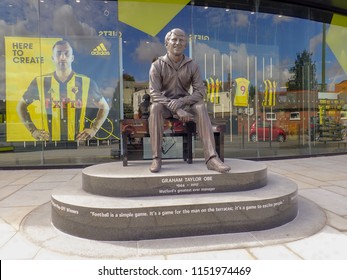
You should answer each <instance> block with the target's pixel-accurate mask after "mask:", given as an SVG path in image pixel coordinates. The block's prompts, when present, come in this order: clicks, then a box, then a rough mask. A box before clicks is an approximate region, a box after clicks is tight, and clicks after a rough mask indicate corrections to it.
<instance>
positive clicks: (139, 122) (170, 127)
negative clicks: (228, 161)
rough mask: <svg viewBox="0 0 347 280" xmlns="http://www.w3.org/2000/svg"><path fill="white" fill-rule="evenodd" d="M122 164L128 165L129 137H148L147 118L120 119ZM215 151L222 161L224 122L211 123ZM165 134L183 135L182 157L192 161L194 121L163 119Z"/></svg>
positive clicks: (194, 133)
mask: <svg viewBox="0 0 347 280" xmlns="http://www.w3.org/2000/svg"><path fill="white" fill-rule="evenodd" d="M120 125H121V126H120V129H121V137H122V150H123V166H127V165H128V145H129V144H130V141H131V139H134V138H141V139H142V138H143V137H149V136H150V135H149V132H148V120H146V119H124V120H121V121H120ZM212 128H213V133H214V138H215V142H216V151H217V153H218V155H219V157H220V159H221V160H222V161H224V132H225V124H212ZM164 130H165V131H166V132H167V131H168V132H167V133H165V135H170V136H181V137H183V159H184V161H186V162H187V163H189V164H191V163H193V136H195V135H196V125H195V123H194V122H188V123H182V122H181V121H179V120H177V119H167V120H165V125H164Z"/></svg>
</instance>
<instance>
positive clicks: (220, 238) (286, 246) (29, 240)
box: [0, 155, 347, 260]
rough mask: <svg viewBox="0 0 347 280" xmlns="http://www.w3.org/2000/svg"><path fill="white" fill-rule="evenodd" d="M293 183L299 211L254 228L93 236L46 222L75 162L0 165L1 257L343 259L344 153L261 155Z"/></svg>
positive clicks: (346, 226) (71, 178) (346, 234)
mask: <svg viewBox="0 0 347 280" xmlns="http://www.w3.org/2000/svg"><path fill="white" fill-rule="evenodd" d="M263 163H265V164H266V165H267V167H268V172H271V173H274V174H278V175H280V176H285V177H287V178H289V179H291V180H293V181H295V182H296V183H297V185H298V193H299V213H298V216H297V218H295V219H294V220H293V221H292V222H289V223H287V224H285V225H283V226H280V227H277V228H274V229H269V230H264V231H257V232H245V233H230V234H221V235H205V236H196V237H182V238H171V239H169V238H168V239H157V240H142V241H129V242H127V241H119V242H117V241H112V242H109V241H107V242H105V241H95V240H87V239H83V238H79V237H75V236H71V235H68V234H65V233H62V232H60V231H59V230H57V229H56V228H55V227H54V226H53V225H52V224H51V208H50V199H51V194H52V191H53V190H54V189H55V188H59V187H63V186H66V185H69V184H74V185H75V184H80V182H81V177H82V176H81V171H82V169H80V168H75V169H73V168H72V169H35V170H23V169H20V170H0V259H2V260H87V259H115V260H116V259H118V260H120V259H122V260H212V259H213V260H347V172H346V166H347V155H338V156H324V157H311V158H300V159H281V160H270V161H264V162H263Z"/></svg>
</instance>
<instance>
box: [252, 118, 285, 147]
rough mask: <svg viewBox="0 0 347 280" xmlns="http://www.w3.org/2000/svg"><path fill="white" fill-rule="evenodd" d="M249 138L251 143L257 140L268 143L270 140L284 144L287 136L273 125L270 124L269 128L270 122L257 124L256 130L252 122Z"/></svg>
mask: <svg viewBox="0 0 347 280" xmlns="http://www.w3.org/2000/svg"><path fill="white" fill-rule="evenodd" d="M257 136H258V138H257ZM271 136H272V137H271ZM249 137H250V139H251V141H252V142H256V141H257V140H258V141H269V140H270V138H271V141H278V142H284V141H286V138H287V135H286V132H285V131H284V130H283V129H282V128H280V127H278V126H276V125H274V123H272V126H271V122H268V121H266V122H262V121H261V122H258V130H257V128H256V123H255V122H254V123H253V124H252V126H251V128H250V131H249Z"/></svg>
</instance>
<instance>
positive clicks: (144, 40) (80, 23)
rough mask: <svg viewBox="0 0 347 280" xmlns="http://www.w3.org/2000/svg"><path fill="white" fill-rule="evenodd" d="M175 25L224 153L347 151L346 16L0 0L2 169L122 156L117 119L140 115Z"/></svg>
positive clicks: (174, 4) (255, 4) (215, 6)
mask: <svg viewBox="0 0 347 280" xmlns="http://www.w3.org/2000/svg"><path fill="white" fill-rule="evenodd" d="M176 27H177V28H181V29H183V30H185V32H186V33H187V34H188V36H189V46H188V47H187V49H186V53H185V54H186V55H187V56H190V57H192V58H193V59H194V60H195V61H196V62H197V63H198V64H199V66H200V71H201V75H202V77H203V79H204V81H205V85H206V106H207V108H208V111H209V114H210V117H211V120H212V122H215V123H224V124H225V126H226V134H225V156H226V157H231V158H251V159H263V158H276V157H288V156H310V155H318V154H334V153H345V152H347V147H346V141H347V139H346V131H347V130H346V129H347V117H346V116H347V100H346V99H347V75H346V73H347V72H346V71H347V57H346V56H345V49H344V48H345V43H344V42H346V40H347V16H344V15H342V14H337V13H332V12H328V11H326V10H320V9H318V8H317V9H314V8H308V7H304V6H300V5H297V4H286V3H283V2H279V1H262V0H259V1H241V0H239V1H238V0H236V1H153V2H151V1H96V0H57V1H51V0H24V1H23V0H12V1H1V3H0V40H1V41H0V55H1V56H0V68H1V71H0V167H2V168H5V167H13V168H18V167H23V166H24V167H34V166H76V165H90V164H96V163H101V162H110V161H114V160H119V158H120V157H121V154H122V151H121V148H120V147H121V145H120V138H121V135H120V121H121V120H122V119H137V118H139V117H140V116H139V111H138V109H139V105H140V103H141V102H142V100H143V96H144V95H145V94H146V93H148V71H149V68H150V65H151V63H152V61H153V60H154V59H156V58H157V57H158V56H161V55H164V54H165V52H166V49H165V46H164V37H165V35H166V33H167V32H168V31H169V30H171V29H173V28H176ZM145 140H146V139H145ZM198 140H199V139H198V137H196V141H195V143H194V148H195V156H196V157H200V156H202V152H201V144H200V142H199V141H198ZM129 141H131V143H129V144H131V146H132V147H133V151H132V152H133V156H134V158H138V159H141V158H146V157H147V156H146V155H147V154H148V151H147V150H146V149H148V145H144V144H143V143H144V142H146V141H142V140H141V139H130V140H129ZM175 141H176V142H177V143H179V142H180V141H178V139H176V140H175ZM173 143H175V142H173ZM180 148H181V146H178V147H177V149H180ZM172 150H173V151H174V150H175V149H174V148H173V149H172ZM129 152H131V149H130V150H129ZM176 152H177V151H176Z"/></svg>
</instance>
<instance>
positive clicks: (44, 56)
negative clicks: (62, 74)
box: [5, 37, 61, 141]
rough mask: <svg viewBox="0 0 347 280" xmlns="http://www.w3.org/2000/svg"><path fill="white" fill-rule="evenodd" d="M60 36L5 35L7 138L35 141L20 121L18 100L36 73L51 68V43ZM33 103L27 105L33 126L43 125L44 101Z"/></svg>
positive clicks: (52, 68)
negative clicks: (42, 102)
mask: <svg viewBox="0 0 347 280" xmlns="http://www.w3.org/2000/svg"><path fill="white" fill-rule="evenodd" d="M60 39H61V38H31V37H5V60H6V123H7V125H6V130H7V131H6V132H7V141H34V138H33V137H32V136H31V134H30V132H29V131H28V129H26V127H25V126H24V124H23V123H22V122H21V121H20V118H19V115H18V113H17V106H18V102H19V101H20V100H21V99H22V96H23V94H24V92H25V91H26V90H27V88H28V87H29V85H30V83H31V81H32V80H33V79H35V77H38V76H41V75H42V74H45V73H50V72H54V70H55V66H54V63H53V61H52V46H53V45H54V43H55V42H57V41H58V40H60ZM34 103H35V104H34ZM34 103H32V104H31V105H32V106H28V112H29V114H30V116H31V119H32V121H33V123H34V124H35V125H36V127H37V128H38V129H42V128H43V122H44V121H43V114H42V108H43V106H42V105H44V104H40V101H35V102H34Z"/></svg>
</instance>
